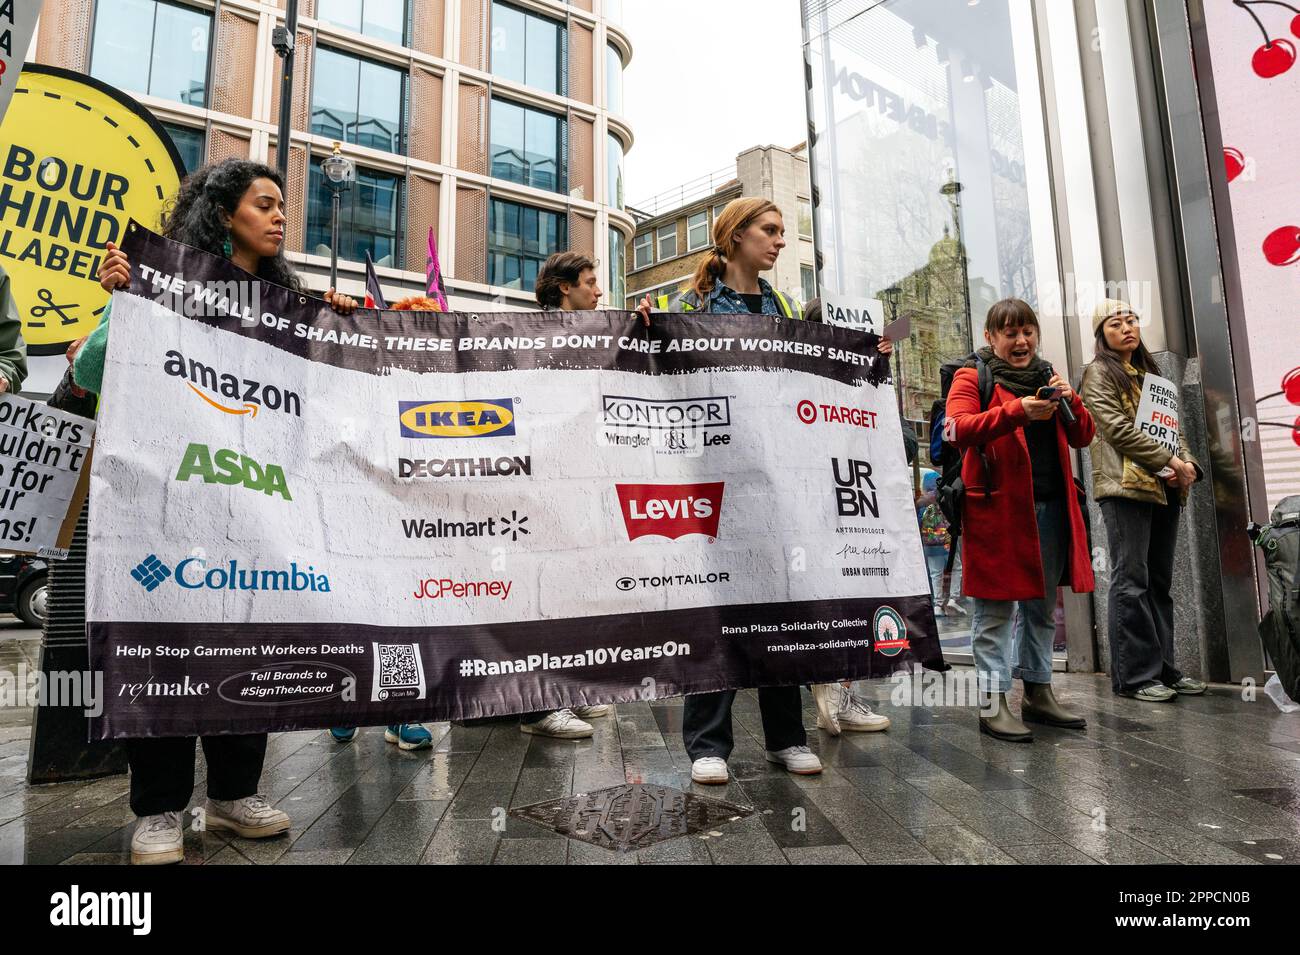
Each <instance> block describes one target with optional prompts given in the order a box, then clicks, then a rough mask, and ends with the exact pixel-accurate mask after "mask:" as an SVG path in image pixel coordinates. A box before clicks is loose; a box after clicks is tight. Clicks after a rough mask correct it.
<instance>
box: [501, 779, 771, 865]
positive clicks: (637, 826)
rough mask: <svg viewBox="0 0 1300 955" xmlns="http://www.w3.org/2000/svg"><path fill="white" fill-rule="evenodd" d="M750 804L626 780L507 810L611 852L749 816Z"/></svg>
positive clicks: (516, 815) (639, 846)
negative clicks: (741, 804) (617, 784)
mask: <svg viewBox="0 0 1300 955" xmlns="http://www.w3.org/2000/svg"><path fill="white" fill-rule="evenodd" d="M753 812H754V810H753V809H747V808H745V807H744V806H737V805H735V804H734V803H729V802H723V801H722V800H720V799H709V798H708V797H705V796H696V795H693V794H691V793H684V792H682V791H681V790H680V789H672V788H671V787H668V786H643V785H632V784H625V785H622V786H611V787H609V788H608V789H598V790H596V791H595V792H590V793H574V794H573V795H572V796H566V797H565V798H563V799H551V800H549V801H547V802H539V803H534V804H533V805H531V806H520V807H519V808H518V809H512V810H510V815H512V816H515V817H516V818H519V819H526V820H528V821H529V822H532V823H536V824H537V825H539V826H542V827H544V828H546V829H550V830H553V831H554V832H558V833H559V834H560V835H562V836H565V837H567V838H569V839H577V840H579V841H581V842H589V843H591V844H592V845H595V846H600V847H601V848H604V849H612V850H614V851H615V852H630V851H632V850H634V849H643V848H645V847H646V846H650V845H654V844H655V843H656V842H666V841H667V840H669V839H676V838H677V837H678V836H684V835H687V834H689V833H693V832H701V831H704V830H707V829H712V828H715V827H717V826H719V825H722V824H723V823H728V822H734V821H735V820H737V819H743V818H744V817H746V816H750V815H753Z"/></svg>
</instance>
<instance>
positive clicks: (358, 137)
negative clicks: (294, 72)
mask: <svg viewBox="0 0 1300 955" xmlns="http://www.w3.org/2000/svg"><path fill="white" fill-rule="evenodd" d="M312 73H313V75H314V77H315V79H314V82H313V86H312V97H311V131H312V132H313V133H315V134H316V135H317V136H324V137H326V138H327V139H337V140H339V141H340V142H344V143H355V144H356V145H358V146H368V147H369V148H371V149H379V150H382V151H383V152H387V153H401V152H402V151H403V144H402V118H403V113H404V112H405V110H404V107H405V104H406V73H404V72H403V71H402V70H398V69H394V68H393V67H391V66H383V65H382V64H379V63H372V62H371V61H370V60H362V59H359V58H357V57H355V56H349V55H348V54H346V53H340V52H339V51H338V50H331V49H330V48H329V47H324V46H321V47H317V48H316V65H315V69H313V71H312Z"/></svg>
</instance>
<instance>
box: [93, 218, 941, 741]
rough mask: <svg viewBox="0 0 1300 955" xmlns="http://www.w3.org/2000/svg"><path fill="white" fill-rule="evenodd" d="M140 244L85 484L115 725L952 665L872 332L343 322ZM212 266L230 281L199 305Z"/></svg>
mask: <svg viewBox="0 0 1300 955" xmlns="http://www.w3.org/2000/svg"><path fill="white" fill-rule="evenodd" d="M123 249H124V251H125V252H126V253H127V256H128V259H129V261H130V263H131V286H130V289H129V290H120V291H117V292H115V293H114V297H113V318H112V325H111V332H110V334H109V337H108V354H107V361H106V364H105V373H104V384H103V388H102V391H101V396H102V398H103V403H102V404H101V406H100V417H99V430H98V431H97V433H96V444H95V458H94V463H93V465H92V474H91V482H90V483H91V491H90V493H91V503H90V507H91V512H92V513H93V515H94V517H93V519H92V520H91V521H90V542H89V550H88V553H89V567H88V579H91V580H94V581H95V586H94V587H93V588H91V589H90V590H89V591H88V593H87V613H86V618H87V620H88V621H89V624H88V634H89V642H90V651H91V666H92V668H94V669H95V670H97V671H102V672H103V673H104V683H105V691H104V698H105V708H104V713H103V715H102V716H101V717H99V718H98V719H97V720H96V721H95V722H94V724H93V729H94V731H95V732H97V733H98V734H99V735H100V736H103V737H118V736H127V737H130V736H142V735H143V736H172V735H181V736H192V735H196V734H197V735H204V734H208V733H252V732H262V731H271V730H286V729H295V728H296V729H306V728H311V727H325V726H377V725H386V724H391V723H404V722H415V721H419V720H445V719H467V718H473V717H481V716H499V715H506V714H511V713H521V712H528V711H536V710H547V709H558V708H561V707H566V706H575V705H582V704H595V703H619V702H631V701H643V700H649V699H659V698H663V697H671V696H680V695H683V694H688V693H702V692H707V691H712V690H723V689H730V688H736V687H748V686H779V685H799V684H804V683H827V682H831V681H834V680H839V679H856V678H862V677H868V676H877V675H878V676H883V675H886V674H888V673H890V672H891V671H892V670H893V669H894V668H896V667H898V666H905V665H908V664H909V663H911V662H915V661H917V660H920V661H922V662H927V661H935V660H938V659H939V657H940V652H939V644H938V639H937V635H936V633H935V627H934V618H933V616H932V613H931V603H930V593H929V584H928V580H927V576H926V570H925V563H924V557H923V554H922V552H921V545H920V537H919V534H918V531H917V525H916V513H915V510H914V508H913V504H912V492H911V485H910V483H909V481H908V477H909V475H908V472H907V469H906V466H905V464H904V461H903V441H902V433H901V426H900V424H899V419H898V414H897V413H896V412H895V411H894V408H895V398H894V393H893V391H892V389H891V387H890V386H888V385H878V384H873V383H872V382H871V380H870V379H871V375H872V370H873V365H874V364H875V363H874V361H873V359H874V358H875V357H876V354H877V353H876V352H875V349H874V347H873V345H872V339H871V337H870V336H869V335H866V334H864V333H862V332H859V331H853V330H850V329H845V328H837V327H835V326H832V325H825V324H818V323H812V322H783V321H778V320H776V319H773V318H771V317H769V316H762V315H697V316H691V315H686V316H680V315H673V316H660V317H659V318H657V319H655V320H653V324H652V325H651V326H650V327H649V328H647V327H645V326H644V325H643V324H642V322H641V319H640V317H639V316H637V315H636V314H635V313H633V312H621V311H607V312H580V313H565V314H563V315H560V314H559V313H555V312H539V313H533V314H529V313H509V314H476V315H471V314H464V313H446V314H443V313H433V312H429V313H419V312H380V311H375V310H373V309H358V310H357V311H356V312H355V313H354V314H353V315H350V316H343V315H339V314H337V313H335V312H334V311H332V310H331V309H329V307H328V306H326V305H324V303H322V302H321V301H320V300H319V299H314V298H309V297H307V296H305V295H303V294H301V293H299V292H293V291H290V290H288V289H284V288H280V287H278V286H274V285H269V284H266V283H258V282H256V280H255V279H253V278H252V277H251V276H249V275H248V274H247V273H244V272H241V271H240V270H239V269H237V268H236V267H235V266H234V265H232V264H231V263H230V262H227V261H225V260H223V259H221V258H218V257H216V256H210V255H207V254H205V253H202V252H199V251H197V250H195V249H192V248H189V247H186V246H183V245H179V244H177V243H173V242H169V241H167V240H165V239H163V238H161V237H159V236H156V235H153V234H152V233H150V232H148V231H147V230H145V229H143V228H138V227H132V228H131V229H130V230H129V232H128V235H127V237H126V241H125V243H124V245H123ZM241 282H243V283H249V282H252V283H253V284H255V285H256V287H257V293H256V294H248V295H236V294H233V293H234V292H235V291H237V287H238V283H241ZM217 286H220V287H222V288H224V289H227V290H228V291H231V292H232V294H231V295H230V296H229V298H223V299H219V300H214V301H215V302H217V304H215V305H214V306H213V307H211V308H208V309H200V308H195V307H193V306H194V305H195V303H196V302H197V301H199V300H200V299H202V298H203V297H204V296H205V295H206V294H207V292H208V290H210V289H212V288H214V287H217ZM236 300H238V301H242V302H244V303H252V302H256V303H257V304H256V305H255V306H253V305H251V304H250V305H245V306H239V305H230V306H227V305H222V304H220V303H222V302H235V301H236Z"/></svg>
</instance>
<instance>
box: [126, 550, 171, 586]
mask: <svg viewBox="0 0 1300 955" xmlns="http://www.w3.org/2000/svg"><path fill="white" fill-rule="evenodd" d="M171 575H172V569H171V568H170V567H168V566H167V565H166V564H164V563H163V562H162V561H161V560H159V559H158V557H157V556H156V555H154V554H150V555H149V556H148V557H146V558H145V559H144V560H142V561H140V563H139V564H137V565H136V566H135V567H134V568H132V570H131V576H132V577H134V578H135V579H136V582H137V583H139V584H140V586H141V587H143V588H144V589H145V590H147V591H149V592H150V593H152V592H153V591H155V590H157V589H158V585H159V584H161V583H162V582H163V581H164V580H166V579H167V578H169V577H170V576H171Z"/></svg>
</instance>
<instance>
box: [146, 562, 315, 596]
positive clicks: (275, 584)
mask: <svg viewBox="0 0 1300 955" xmlns="http://www.w3.org/2000/svg"><path fill="white" fill-rule="evenodd" d="M131 577H132V578H133V579H134V580H135V582H136V583H138V584H139V585H140V586H141V587H143V588H144V589H145V590H147V591H149V592H150V593H153V592H154V591H155V590H157V589H158V587H159V586H160V585H161V584H162V582H163V581H165V580H173V579H174V580H175V581H176V583H177V584H178V585H179V586H180V587H181V588H182V589H184V590H283V591H288V592H290V593H301V592H302V591H311V592H312V593H326V594H327V593H329V592H330V580H329V577H328V576H326V575H325V574H322V573H317V571H316V568H315V567H313V566H312V565H311V564H308V565H307V567H306V568H305V569H304V568H301V567H299V566H298V564H297V563H296V562H291V563H290V564H289V567H288V569H284V568H281V569H279V570H272V569H268V570H248V569H246V568H243V567H240V566H239V561H237V560H230V561H227V562H226V563H225V564H223V565H221V566H220V567H209V566H208V565H207V561H206V560H204V559H203V558H201V557H187V558H185V559H184V560H183V561H181V562H180V563H179V564H177V565H176V569H175V570H174V571H173V570H172V569H171V568H170V567H168V566H167V565H166V564H164V563H163V562H162V561H161V560H160V559H159V558H158V555H157V554H150V555H149V556H148V557H146V558H145V559H144V560H142V561H140V563H138V564H136V565H135V566H134V567H133V568H131Z"/></svg>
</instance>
